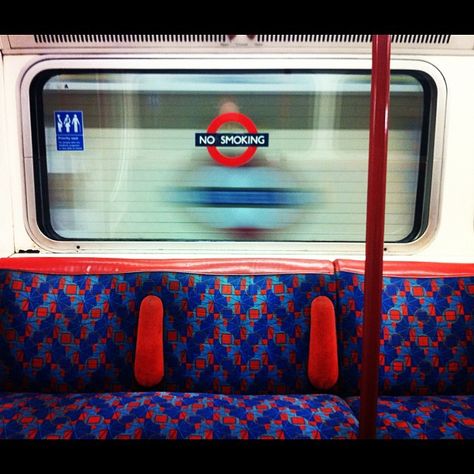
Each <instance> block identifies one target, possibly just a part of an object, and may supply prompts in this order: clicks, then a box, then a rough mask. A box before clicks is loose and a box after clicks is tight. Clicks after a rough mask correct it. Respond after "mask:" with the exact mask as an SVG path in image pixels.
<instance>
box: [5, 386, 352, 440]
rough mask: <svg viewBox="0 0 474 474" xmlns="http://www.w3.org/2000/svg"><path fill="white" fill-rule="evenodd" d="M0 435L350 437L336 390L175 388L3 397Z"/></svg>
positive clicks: (348, 421) (348, 419)
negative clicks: (227, 392) (189, 390)
mask: <svg viewBox="0 0 474 474" xmlns="http://www.w3.org/2000/svg"><path fill="white" fill-rule="evenodd" d="M0 420H1V422H0V439H353V438H356V436H357V430H358V422H357V419H356V418H355V417H354V415H353V414H352V412H351V410H350V409H349V407H348V406H347V404H346V403H345V402H344V401H343V400H342V399H340V398H339V397H336V396H335V395H219V394H201V393H181V392H180V393H174V392H149V393H144V392H129V393H125V392H115V393H96V394H80V393H76V394H61V395H57V394H25V393H9V394H3V395H1V396H0Z"/></svg>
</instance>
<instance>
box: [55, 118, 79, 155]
mask: <svg viewBox="0 0 474 474" xmlns="http://www.w3.org/2000/svg"><path fill="white" fill-rule="evenodd" d="M54 126H55V130H56V149H57V150H58V151H84V120H83V116H82V111H80V110H60V111H56V112H54Z"/></svg>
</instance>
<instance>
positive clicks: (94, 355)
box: [0, 260, 357, 438]
mask: <svg viewBox="0 0 474 474" xmlns="http://www.w3.org/2000/svg"><path fill="white" fill-rule="evenodd" d="M51 261H53V260H51ZM76 262H77V261H76ZM24 265H26V264H24ZM33 265H34V264H33ZM74 265H75V266H74ZM74 265H73V264H71V265H69V266H70V267H71V266H72V267H74V269H73V270H70V271H67V272H66V271H65V272H62V273H61V272H60V271H57V270H55V271H47V270H45V271H33V270H32V269H30V270H29V271H28V268H22V269H21V270H10V269H4V270H1V271H0V391H2V392H3V393H1V395H0V437H3V438H9V437H15V438H22V437H36V438H43V437H74V438H81V437H122V436H124V437H149V438H152V437H157V438H173V437H181V438H191V437H204V438H206V437H213V438H240V437H249V438H265V437H271V438H318V437H320V438H334V437H335V438H339V437H342V438H351V437H355V435H356V433H357V420H356V418H355V417H354V416H353V415H352V413H351V411H350V409H349V408H348V406H347V404H346V403H345V402H344V401H343V400H342V399H340V398H338V397H336V396H334V395H323V394H317V393H314V392H315V390H314V388H313V387H312V385H311V384H310V382H309V379H308V351H309V348H308V346H309V321H310V308H311V303H312V301H313V299H314V298H315V297H317V296H321V295H323V296H327V297H328V298H329V299H330V300H331V301H332V302H334V303H335V300H336V292H335V289H336V288H335V280H334V274H333V266H332V263H331V262H319V263H318V262H312V263H311V264H308V265H306V266H304V267H303V266H302V267H301V268H299V267H298V268H297V269H296V270H295V271H293V272H288V271H286V272H283V271H281V272H270V273H267V274H258V273H256V274H250V273H243V272H242V273H238V271H233V272H229V273H225V272H221V273H217V274H208V273H206V272H199V271H193V272H190V271H179V269H178V270H177V271H167V270H163V269H159V270H156V271H155V270H146V271H139V270H137V263H136V262H135V263H134V264H133V265H131V266H130V268H129V267H127V266H126V265H125V264H122V265H121V268H122V269H124V268H125V270H124V271H120V272H117V271H113V272H111V271H110V269H109V270H104V268H106V267H107V266H106V265H105V266H104V265H103V264H99V265H96V266H95V267H94V265H92V266H91V265H86V264H84V268H86V267H87V271H85V270H84V271H79V270H78V269H77V267H78V266H80V265H79V264H78V263H75V264H74ZM26 266H27V265H26ZM56 266H57V265H56ZM116 266H117V265H113V267H114V268H115V267H116ZM254 266H255V265H254ZM4 268H5V267H4ZM44 268H47V265H45V266H44ZM94 268H97V269H100V271H97V272H95V273H94ZM194 268H196V267H194ZM257 268H258V267H257ZM297 270H298V271H297ZM212 271H213V273H216V269H215V268H213V270H212ZM148 295H155V296H157V297H159V298H160V300H161V301H162V303H163V308H164V320H163V324H164V327H163V339H164V340H163V350H164V368H165V370H164V377H163V380H162V381H161V382H160V383H159V384H158V385H157V386H156V387H150V388H146V389H144V387H141V386H139V385H138V383H137V382H136V380H135V379H134V373H133V361H134V356H135V345H136V337H137V321H138V313H139V308H140V304H141V301H142V300H143V299H144V298H145V297H146V296H148ZM41 394H44V395H41ZM286 395H287V397H286V398H285V396H286ZM196 406H199V407H201V408H199V410H200V412H199V414H196V413H194V411H195V410H194V408H196ZM140 407H142V408H140ZM232 407H234V408H235V409H234V408H232ZM231 409H232V410H233V411H232V410H231ZM229 410H231V411H232V414H229V413H230V412H229ZM247 416H251V417H252V418H251V419H249V418H247ZM22 419H23V420H27V421H28V423H30V422H31V425H30V427H28V426H27V425H28V423H26V421H25V422H21V420H22ZM88 419H91V420H102V421H97V423H92V422H91V425H90V426H89V425H87V422H86V420H88ZM224 420H226V422H224ZM231 420H233V422H232V423H231V422H230V421H231ZM177 423H178V424H177ZM180 423H181V424H180ZM23 425H25V426H23ZM178 425H179V426H181V427H182V428H179V429H178V427H179V426H178ZM87 426H89V428H87ZM91 426H96V428H94V429H92V428H91ZM112 426H114V427H116V429H115V428H114V430H112V429H111V427H112ZM119 426H121V428H118V427H119ZM104 430H105V431H104ZM105 433H106V434H105Z"/></svg>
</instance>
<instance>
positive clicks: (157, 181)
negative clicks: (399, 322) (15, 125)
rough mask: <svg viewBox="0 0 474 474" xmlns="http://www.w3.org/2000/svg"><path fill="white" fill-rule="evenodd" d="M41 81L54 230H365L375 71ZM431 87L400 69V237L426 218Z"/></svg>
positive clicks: (392, 166) (393, 145)
mask: <svg viewBox="0 0 474 474" xmlns="http://www.w3.org/2000/svg"><path fill="white" fill-rule="evenodd" d="M32 92H33V94H32V95H33V102H32V104H33V108H34V110H33V112H34V115H33V116H35V117H37V126H36V129H37V132H38V133H37V135H38V136H37V138H38V143H39V145H38V147H37V153H36V156H35V160H36V189H37V199H38V202H37V213H38V216H37V220H38V223H39V226H40V228H41V229H42V231H43V232H44V233H45V234H47V235H48V236H49V237H52V238H54V239H56V240H64V239H66V240H68V239H70V240H89V239H90V240H121V239H125V240H166V241H170V240H183V241H187V240H191V241H195V240H201V241H209V240H210V241H232V240H256V241H260V240H263V241H265V240H273V241H333V242H336V241H352V242H357V241H364V239H365V212H366V192H367V164H368V138H369V110H370V71H359V72H357V71H348V72H327V71H307V70H304V71H287V70H285V71H274V70H272V71H209V72H206V71H203V72H201V71H200V72H197V71H189V72H183V71H177V72H169V71H165V72H158V71H154V72H149V71H134V72H118V71H94V72H73V71H71V72H66V71H64V72H61V73H57V72H55V73H52V72H49V76H48V77H44V78H43V79H42V80H41V81H40V82H39V85H38V84H36V85H35V86H34V87H33V88H32ZM428 93H429V88H427V87H426V84H425V83H424V82H423V80H422V79H420V75H419V74H414V73H410V72H394V73H393V74H392V80H391V96H390V100H391V104H390V116H389V126H390V132H389V157H388V181H387V206H386V228H385V240H386V241H387V242H397V241H402V240H404V239H405V240H406V239H408V240H409V239H413V238H414V237H416V235H417V234H418V233H419V232H420V231H421V230H422V229H421V226H422V222H423V213H426V209H425V207H426V206H424V203H423V202H420V200H422V199H423V196H424V195H425V194H426V193H424V188H423V187H424V186H425V183H426V179H425V167H426V162H427V157H426V140H427V132H426V130H425V129H426V123H427V119H426V117H427V116H428V114H429V110H428V109H429V106H430V102H429V100H428V97H427V95H428ZM216 143H217V144H218V145H219V146H215V144H216ZM212 144H214V146H212ZM224 145H225V146H224ZM237 164H238V165H239V166H236V165H237Z"/></svg>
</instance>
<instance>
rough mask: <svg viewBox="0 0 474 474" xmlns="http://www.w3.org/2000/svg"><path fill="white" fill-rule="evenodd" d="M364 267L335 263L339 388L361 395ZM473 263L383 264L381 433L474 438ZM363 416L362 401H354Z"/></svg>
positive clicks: (379, 434)
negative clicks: (360, 406) (473, 408)
mask: <svg viewBox="0 0 474 474" xmlns="http://www.w3.org/2000/svg"><path fill="white" fill-rule="evenodd" d="M363 273H364V268H363V262H356V261H344V260H341V261H336V281H337V287H338V307H337V310H336V313H337V314H338V324H339V328H338V331H339V357H340V381H339V388H340V390H341V391H342V392H343V393H345V394H346V395H349V396H354V395H357V394H358V392H359V388H360V387H359V382H360V371H361V360H362V317H363V303H364V275H363ZM473 275H474V265H468V264H426V263H421V262H417V263H413V262H412V263H409V262H401V263H395V262H385V265H384V279H383V295H382V324H381V334H380V365H379V394H380V398H379V402H378V427H377V430H378V431H377V436H378V437H380V438H391V437H392V438H436V439H437V438H470V439H473V438H474V431H473V424H474V418H473V415H474V413H473V411H472V407H473V403H474V344H473V334H474V316H473V314H474V276H473ZM349 404H350V406H351V407H353V408H354V410H355V412H356V413H358V409H359V400H358V397H352V398H349Z"/></svg>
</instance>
